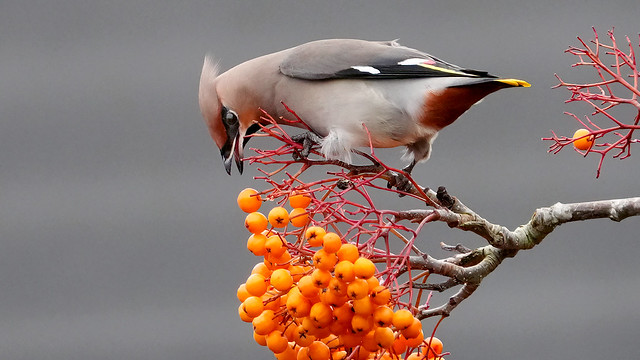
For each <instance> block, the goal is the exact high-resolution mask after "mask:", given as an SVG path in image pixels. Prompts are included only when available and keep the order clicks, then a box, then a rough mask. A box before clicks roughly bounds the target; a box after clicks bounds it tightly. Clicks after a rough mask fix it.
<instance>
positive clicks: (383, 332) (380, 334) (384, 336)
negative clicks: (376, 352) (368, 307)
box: [373, 327, 396, 349]
mask: <svg viewBox="0 0 640 360" xmlns="http://www.w3.org/2000/svg"><path fill="white" fill-rule="evenodd" d="M373 338H374V339H375V341H376V344H377V345H378V346H379V347H381V348H383V349H388V348H389V347H390V346H391V345H392V344H393V341H394V340H395V338H396V337H395V334H394V333H393V330H391V328H388V327H378V328H376V330H375V331H374V334H373Z"/></svg>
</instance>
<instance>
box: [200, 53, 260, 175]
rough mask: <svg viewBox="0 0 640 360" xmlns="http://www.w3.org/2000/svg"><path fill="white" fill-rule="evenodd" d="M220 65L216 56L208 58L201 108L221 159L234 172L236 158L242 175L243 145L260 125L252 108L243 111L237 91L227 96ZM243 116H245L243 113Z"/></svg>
mask: <svg viewBox="0 0 640 360" xmlns="http://www.w3.org/2000/svg"><path fill="white" fill-rule="evenodd" d="M218 72H219V68H218V65H217V64H216V63H214V62H213V59H212V58H211V57H209V56H207V57H205V59H204V65H203V66H202V74H201V75H200V87H199V91H198V99H199V103H200V111H201V112H202V116H203V117H204V121H205V122H206V124H207V126H208V128H209V134H210V135H211V137H212V138H213V140H214V141H215V142H216V145H218V148H219V149H220V154H221V155H222V162H223V163H224V168H225V170H226V171H227V174H229V175H231V162H232V161H233V160H235V163H236V166H237V167H238V171H239V172H240V174H242V170H243V163H242V155H243V149H244V145H245V144H246V142H247V140H248V138H245V135H248V134H251V133H253V132H255V131H257V130H258V129H259V128H260V127H259V125H257V123H255V121H254V119H255V116H254V114H255V113H256V112H257V110H258V109H257V108H256V109H255V110H253V111H249V112H247V111H240V110H242V109H243V108H245V106H243V105H244V104H242V103H237V102H236V101H234V97H233V95H234V93H233V92H229V94H228V96H225V95H227V94H226V93H225V91H224V90H225V89H227V88H228V87H229V86H225V83H224V81H221V80H220V78H221V76H219V75H218ZM243 115H244V116H243Z"/></svg>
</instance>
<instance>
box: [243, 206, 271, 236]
mask: <svg viewBox="0 0 640 360" xmlns="http://www.w3.org/2000/svg"><path fill="white" fill-rule="evenodd" d="M268 224H269V222H268V221H267V218H266V217H265V216H264V214H262V213H260V212H257V211H256V212H252V213H250V214H249V215H247V217H246V218H245V219H244V227H246V228H247V230H249V232H250V233H252V234H260V233H261V232H263V231H265V230H266V229H267V225H268Z"/></svg>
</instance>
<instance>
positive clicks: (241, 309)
mask: <svg viewBox="0 0 640 360" xmlns="http://www.w3.org/2000/svg"><path fill="white" fill-rule="evenodd" d="M238 316H240V320H242V321H244V322H252V321H253V319H254V318H252V317H251V316H249V314H247V312H246V311H244V306H243V305H242V304H240V306H238Z"/></svg>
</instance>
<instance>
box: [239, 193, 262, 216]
mask: <svg viewBox="0 0 640 360" xmlns="http://www.w3.org/2000/svg"><path fill="white" fill-rule="evenodd" d="M257 194H258V192H257V191H256V190H254V189H252V188H246V189H244V190H242V191H240V194H238V207H239V208H240V210H242V211H244V212H246V213H252V212H254V211H258V209H260V206H261V205H262V199H261V198H260V195H257Z"/></svg>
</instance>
